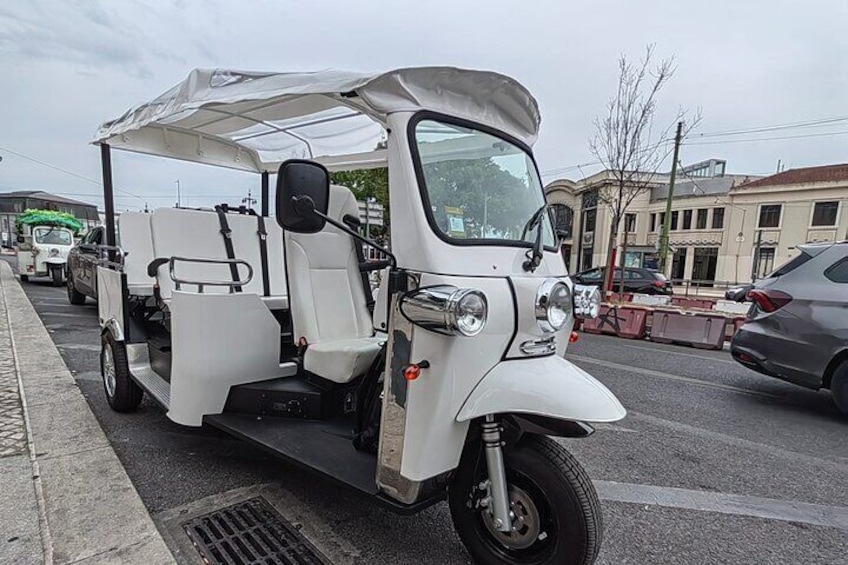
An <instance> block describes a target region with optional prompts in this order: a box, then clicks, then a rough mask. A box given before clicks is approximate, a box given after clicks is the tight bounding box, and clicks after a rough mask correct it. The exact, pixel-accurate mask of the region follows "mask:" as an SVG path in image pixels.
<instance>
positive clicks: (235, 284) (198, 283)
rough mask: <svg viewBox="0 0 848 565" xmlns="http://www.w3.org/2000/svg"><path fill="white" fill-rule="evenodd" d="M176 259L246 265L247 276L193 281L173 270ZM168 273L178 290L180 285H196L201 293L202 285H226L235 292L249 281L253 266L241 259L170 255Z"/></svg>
mask: <svg viewBox="0 0 848 565" xmlns="http://www.w3.org/2000/svg"><path fill="white" fill-rule="evenodd" d="M178 261H182V262H185V263H205V264H213V265H236V268H238V265H244V266H245V267H247V278H246V279H239V280H235V281H234V280H229V281H220V280H218V281H195V280H190V279H181V278H179V277H178V276H177V275H176V273H175V272H174V266H175V265H176V264H177V262H178ZM168 275H169V276H170V277H171V280H172V281H174V289H175V290H180V285H182V284H189V285H196V286H197V292H199V293H201V294H202V293H203V287H204V286H226V287H229V289H230V294H232V293H234V292H235V289H236V288H237V287H242V286H247V285H248V284H249V283H250V281H252V280H253V267H251V266H250V263H248V262H247V261H242V260H241V259H194V258H191V257H171V258H170V259H169V260H168Z"/></svg>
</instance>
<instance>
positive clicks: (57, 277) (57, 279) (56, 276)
mask: <svg viewBox="0 0 848 565" xmlns="http://www.w3.org/2000/svg"><path fill="white" fill-rule="evenodd" d="M50 278H51V279H53V286H62V279H63V277H62V269H61V268H60V267H53V268H52V269H50Z"/></svg>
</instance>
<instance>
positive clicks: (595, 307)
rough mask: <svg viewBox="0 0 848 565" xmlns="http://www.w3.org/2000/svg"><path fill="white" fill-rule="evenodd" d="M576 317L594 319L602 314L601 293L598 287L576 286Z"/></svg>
mask: <svg viewBox="0 0 848 565" xmlns="http://www.w3.org/2000/svg"><path fill="white" fill-rule="evenodd" d="M573 296H574V317H575V318H583V319H594V318H597V317H598V316H600V314H601V291H600V289H599V288H598V287H596V286H591V285H583V284H576V285H574V294H573Z"/></svg>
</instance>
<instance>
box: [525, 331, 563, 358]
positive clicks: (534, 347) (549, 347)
mask: <svg viewBox="0 0 848 565" xmlns="http://www.w3.org/2000/svg"><path fill="white" fill-rule="evenodd" d="M520 349H521V352H522V353H524V354H525V355H544V354H546V353H554V352H556V336H555V335H552V336H550V337H545V338H541V339H530V340H527V341H525V342H523V343H522V344H521V346H520Z"/></svg>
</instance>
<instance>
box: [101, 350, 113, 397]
mask: <svg viewBox="0 0 848 565" xmlns="http://www.w3.org/2000/svg"><path fill="white" fill-rule="evenodd" d="M115 380H116V378H115V360H114V358H113V356H112V346H111V345H106V347H104V348H103V384H104V385H106V394H108V395H109V396H110V397H114V396H115Z"/></svg>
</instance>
